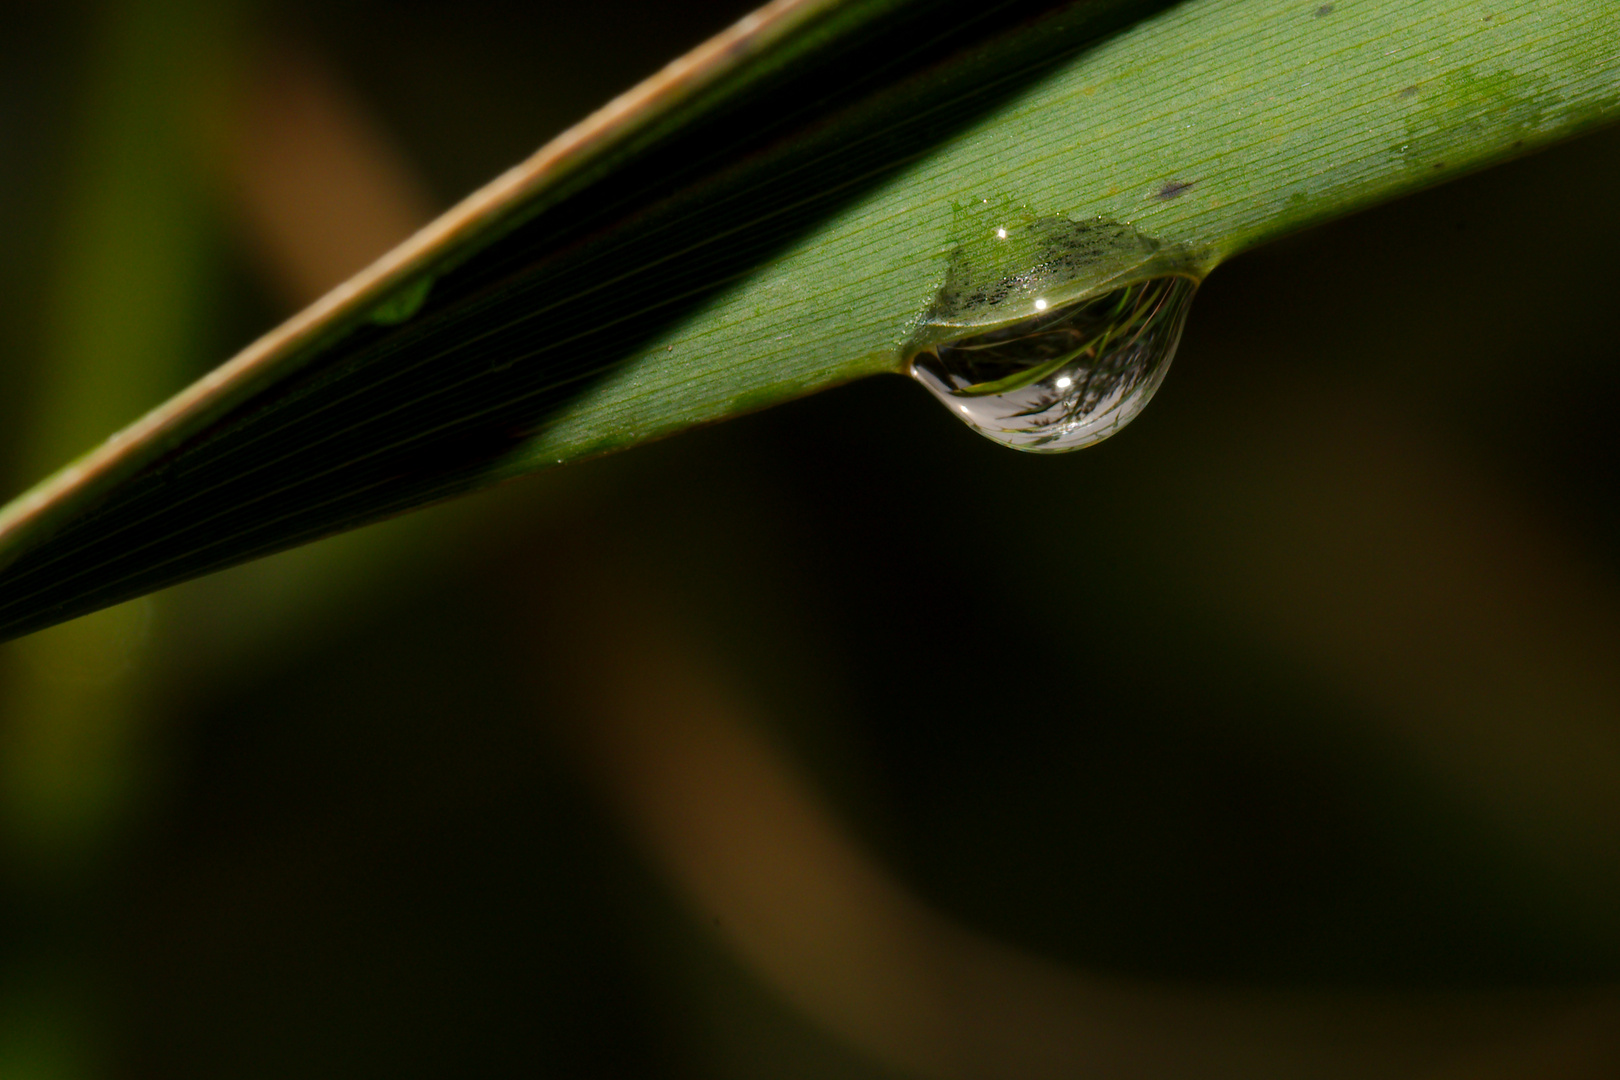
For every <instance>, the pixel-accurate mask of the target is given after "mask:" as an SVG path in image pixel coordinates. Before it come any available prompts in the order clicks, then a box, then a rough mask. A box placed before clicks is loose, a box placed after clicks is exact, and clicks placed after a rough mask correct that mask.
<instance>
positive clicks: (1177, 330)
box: [908, 219, 1198, 453]
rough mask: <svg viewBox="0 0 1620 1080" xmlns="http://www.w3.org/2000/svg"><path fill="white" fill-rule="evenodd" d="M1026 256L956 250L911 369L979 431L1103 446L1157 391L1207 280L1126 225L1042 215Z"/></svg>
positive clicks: (1048, 443)
mask: <svg viewBox="0 0 1620 1080" xmlns="http://www.w3.org/2000/svg"><path fill="white" fill-rule="evenodd" d="M1026 231H1027V233H1028V235H1026V236H1024V237H1022V238H1021V239H1022V241H1023V243H1022V245H1021V247H1022V249H1023V250H1022V251H1021V253H1019V254H1018V255H1017V258H1019V259H1021V260H1022V262H1020V263H1018V264H1008V263H1006V262H1000V261H995V262H992V263H991V264H990V265H984V264H983V263H978V264H976V263H975V255H974V253H973V252H971V251H958V252H957V254H956V257H955V260H954V261H953V264H952V267H951V272H950V274H949V276H948V277H947V279H946V283H945V286H944V288H942V289H941V290H940V293H939V296H938V297H937V298H936V299H935V302H934V306H933V307H932V308H931V309H930V311H929V313H928V315H927V316H926V317H925V318H924V321H923V324H922V326H921V327H920V328H919V330H918V332H917V334H916V335H915V336H914V337H913V338H912V341H911V344H910V346H909V348H908V353H909V362H910V369H911V374H912V376H913V377H914V378H915V379H917V381H918V382H920V383H922V384H923V385H924V386H926V387H927V388H928V389H929V390H930V391H931V392H932V393H933V394H934V396H935V397H937V398H939V399H940V401H942V402H944V403H945V404H946V405H947V406H949V407H950V409H951V411H952V412H954V413H956V414H957V415H958V416H960V417H961V418H962V419H963V420H964V421H965V422H966V423H968V424H969V425H970V426H972V427H973V428H974V429H976V430H977V431H978V432H979V433H980V434H982V435H985V436H986V437H988V438H991V439H994V440H996V441H997V442H1000V443H1003V444H1005V445H1007V446H1011V447H1014V448H1016V449H1019V450H1030V451H1036V452H1043V453H1057V452H1061V451H1066V450H1078V449H1080V448H1081V447H1084V446H1090V445H1091V444H1093V443H1096V442H1101V441H1102V440H1103V439H1106V438H1107V437H1108V436H1110V435H1112V434H1114V433H1115V432H1116V431H1118V430H1119V429H1120V428H1122V427H1124V426H1125V425H1126V424H1128V423H1129V422H1130V421H1131V420H1132V419H1133V418H1134V417H1135V416H1136V415H1137V413H1139V412H1141V411H1142V407H1143V406H1144V405H1146V404H1147V402H1148V399H1149V398H1151V397H1152V396H1153V392H1154V391H1155V390H1157V389H1158V386H1159V383H1160V382H1161V381H1162V380H1163V379H1164V375H1165V372H1166V371H1167V370H1168V369H1169V367H1170V360H1171V358H1172V357H1173V356H1174V355H1175V351H1176V344H1177V343H1178V342H1179V340H1180V338H1181V329H1182V326H1183V325H1184V323H1185V322H1186V317H1187V310H1188V307H1189V304H1190V301H1191V299H1192V295H1193V293H1194V291H1195V290H1196V289H1197V287H1198V277H1197V275H1196V268H1195V266H1194V264H1193V260H1192V259H1191V258H1190V257H1189V256H1188V255H1187V253H1186V252H1185V251H1183V250H1180V249H1165V248H1163V247H1161V246H1160V245H1159V244H1158V243H1156V242H1155V241H1153V240H1151V239H1149V238H1147V237H1145V236H1143V235H1142V234H1140V233H1138V232H1136V231H1135V230H1134V229H1131V228H1130V227H1129V226H1124V225H1118V224H1116V223H1114V222H1102V221H1098V222H1082V223H1077V222H1071V221H1068V220H1066V219H1042V220H1037V221H1035V222H1032V223H1030V224H1029V225H1028V226H1027V230H1026Z"/></svg>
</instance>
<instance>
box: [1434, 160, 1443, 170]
mask: <svg viewBox="0 0 1620 1080" xmlns="http://www.w3.org/2000/svg"><path fill="white" fill-rule="evenodd" d="M1434 167H1435V168H1437V169H1443V168H1445V167H1446V163H1445V162H1443V161H1437V162H1435V163H1434Z"/></svg>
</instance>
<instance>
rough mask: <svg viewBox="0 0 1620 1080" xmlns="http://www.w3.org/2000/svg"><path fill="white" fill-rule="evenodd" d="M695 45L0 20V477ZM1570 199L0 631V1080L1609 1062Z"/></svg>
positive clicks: (1591, 340)
mask: <svg viewBox="0 0 1620 1080" xmlns="http://www.w3.org/2000/svg"><path fill="white" fill-rule="evenodd" d="M743 10H745V5H743V4H738V3H720V2H711V0H704V2H701V3H686V4H679V5H677V4H668V3H657V2H653V0H595V2H593V3H591V4H588V5H585V4H550V3H517V2H506V0H459V2H457V3H447V2H428V0H409V2H398V3H383V2H380V0H332V2H328V3H324V4H314V3H292V2H288V3H259V4H249V3H247V2H246V0H239V2H225V0H140V2H136V0H122V2H109V3H104V4H89V3H45V2H43V0H16V2H14V3H13V4H12V5H10V7H9V9H8V15H9V18H8V30H7V33H6V34H5V35H3V36H0V230H3V232H4V235H5V237H6V242H5V243H4V244H3V245H0V329H3V332H0V482H3V487H4V489H5V491H6V493H7V494H9V493H12V492H15V491H18V490H20V489H21V488H22V487H24V486H26V484H27V483H28V482H30V481H32V480H33V479H35V478H37V476H38V475H39V474H41V473H42V472H44V471H45V470H46V469H48V468H50V467H52V466H54V465H56V464H59V463H60V461H61V460H62V459H64V458H66V457H67V456H68V455H70V454H72V453H74V452H76V451H78V450H80V449H82V448H84V447H86V446H88V445H89V444H91V443H92V442H94V441H95V440H97V439H99V438H100V437H101V436H103V435H105V434H106V433H107V432H108V431H110V430H111V429H113V428H114V427H116V426H118V425H119V424H122V423H124V422H126V421H128V420H130V419H132V418H133V417H134V416H136V415H138V414H139V413H140V412H141V411H142V410H144V409H145V408H147V407H149V406H150V405H152V404H155V403H156V402H157V401H159V400H161V399H162V398H163V397H164V396H165V395H167V394H168V393H170V392H171V391H173V390H175V389H177V388H179V387H180V386H182V385H184V384H185V383H186V382H187V381H189V380H190V379H191V378H194V377H195V376H196V375H198V374H200V373H201V372H203V371H205V370H206V369H207V368H208V367H210V366H212V365H213V364H214V363H217V362H218V361H220V360H221V359H223V358H224V357H225V356H227V355H228V354H229V353H230V352H231V351H233V350H234V349H235V348H238V347H240V346H241V345H243V344H245V343H246V342H247V341H249V340H251V339H252V338H253V337H254V336H255V335H256V334H258V333H260V332H263V331H264V330H266V329H268V328H269V327H270V326H272V325H274V323H275V322H277V321H278V320H279V319H280V318H282V317H284V316H285V315H287V314H289V313H290V312H291V311H292V310H294V309H295V308H296V307H297V306H298V305H300V304H302V303H304V302H307V301H308V300H309V299H311V298H313V296H314V295H317V294H318V293H319V292H320V291H321V290H323V289H324V288H326V287H328V286H330V285H331V284H335V283H336V282H337V281H338V280H341V279H342V278H343V277H344V276H345V275H346V274H347V273H349V272H352V271H353V270H355V269H357V268H358V267H359V266H360V265H363V264H364V263H365V262H366V261H368V260H369V259H370V258H371V257H373V256H375V255H376V254H379V253H380V252H381V250H383V249H385V248H386V247H387V246H388V245H389V244H391V243H393V242H394V241H396V240H398V239H400V238H401V237H402V236H403V235H404V234H405V233H406V232H408V231H409V230H410V229H411V228H412V227H414V226H415V225H417V224H420V223H421V222H422V221H423V220H425V219H426V217H428V216H430V215H431V214H432V213H434V212H436V211H437V210H438V209H440V208H442V207H444V206H446V205H448V204H449V203H450V202H452V201H454V200H455V199H456V198H458V197H460V196H461V195H463V194H465V193H466V192H468V191H469V190H471V189H472V188H473V187H475V186H476V185H478V184H479V183H481V182H483V181H484V180H486V179H488V178H490V177H491V176H493V175H494V174H495V173H497V172H498V171H500V170H501V169H503V168H505V167H506V166H508V165H510V164H512V163H514V162H515V161H517V160H519V159H520V158H522V157H523V156H525V155H526V154H527V153H528V152H529V151H531V150H533V149H534V148H535V147H537V146H538V145H539V144H540V143H541V142H543V141H544V140H545V139H546V138H548V137H549V136H551V135H552V134H555V133H556V132H557V131H559V130H560V129H561V128H562V127H564V126H566V125H567V124H568V123H570V122H571V121H573V120H575V119H578V118H579V117H581V116H582V115H584V114H585V113H586V112H587V111H589V110H590V109H591V108H593V107H595V106H596V105H598V104H600V103H601V102H603V101H605V100H606V99H607V98H608V97H609V96H611V95H612V94H614V93H616V92H617V91H619V90H621V89H623V88H625V87H627V86H629V85H630V84H631V83H632V82H634V81H635V80H636V79H638V78H640V77H642V76H644V75H646V74H649V73H650V72H651V71H653V70H655V69H656V68H657V67H658V66H659V65H660V64H661V63H663V62H664V61H666V60H668V59H670V58H672V57H673V56H675V55H676V54H678V53H679V52H681V51H683V50H684V49H686V48H688V47H689V46H691V45H693V44H695V43H697V42H698V41H700V40H702V39H703V38H704V37H705V36H707V35H708V34H710V33H712V32H713V31H715V30H716V29H718V28H720V27H721V26H723V25H725V24H726V23H727V22H728V21H730V20H731V19H733V18H735V17H737V16H738V15H740V14H741V13H742V12H743ZM1325 107H1331V103H1327V104H1326V105H1325ZM1617 168H1620V133H1616V132H1608V133H1600V134H1599V135H1596V136H1592V137H1588V138H1586V139H1584V140H1582V141H1579V142H1575V143H1570V144H1567V145H1565V146H1562V147H1560V148H1557V149H1555V150H1553V151H1551V152H1548V153H1545V154H1543V155H1541V156H1539V157H1535V158H1532V159H1526V160H1523V161H1519V162H1516V163H1513V164H1510V165H1508V166H1505V167H1502V168H1499V169H1496V170H1494V171H1492V172H1489V173H1485V174H1481V175H1479V176H1476V177H1472V178H1469V179H1466V180H1463V181H1460V182H1457V183H1454V184H1451V185H1448V186H1446V187H1444V188H1440V189H1436V190H1434V191H1431V192H1428V193H1425V194H1423V195H1420V196H1418V197H1415V198H1411V199H1408V200H1405V201H1404V202H1400V203H1397V204H1394V205H1390V206H1388V207H1385V208H1382V209H1379V210H1375V211H1372V212H1368V213H1363V214H1360V215H1357V216H1355V217H1353V218H1349V219H1346V220H1343V221H1341V222H1338V223H1336V224H1334V225H1332V226H1329V227H1326V228H1322V229H1318V230H1315V231H1313V232H1310V233H1308V234H1304V235H1301V236H1298V237H1295V238H1293V239H1291V240H1289V241H1286V242H1283V243H1280V244H1277V245H1274V246H1272V247H1270V248H1267V249H1264V250H1261V251H1258V252H1255V253H1253V254H1250V255H1246V256H1244V257H1242V258H1240V259H1238V260H1236V261H1235V262H1233V263H1232V264H1231V265H1229V266H1225V267H1222V268H1221V269H1220V270H1218V271H1217V272H1216V273H1215V274H1214V276H1213V277H1212V278H1211V279H1210V280H1209V281H1208V282H1207V284H1206V285H1205V286H1204V288H1203V290H1202V292H1201V294H1200V297H1199V298H1198V300H1197V301H1196V303H1195V305H1194V308H1193V313H1192V317H1191V321H1190V325H1189V327H1188V331H1187V335H1186V338H1185V340H1184V342H1183V345H1182V349H1181V353H1180V356H1179V358H1178V359H1177V360H1176V362H1175V366H1174V369H1173V370H1172V372H1171V374H1170V376H1169V378H1168V379H1167V381H1166V383H1165V385H1164V387H1163V389H1162V390H1161V391H1160V392H1159V395H1158V397H1157V399H1156V401H1155V403H1154V404H1153V405H1152V406H1151V407H1150V408H1149V409H1148V410H1147V411H1146V413H1145V414H1144V415H1143V416H1142V417H1141V418H1140V419H1138V420H1137V421H1136V422H1135V423H1134V424H1133V425H1132V426H1131V427H1130V429H1129V430H1127V431H1126V432H1124V433H1123V434H1122V435H1120V436H1119V437H1118V438H1116V439H1114V440H1112V441H1110V442H1108V443H1106V444H1104V445H1102V446H1100V447H1098V448H1096V449H1094V450H1090V451H1086V452H1083V453H1079V454H1075V455H1071V456H1064V457H1055V458H1054V457H1037V456H1029V455H1020V454H1016V453H1012V452H1009V451H1006V450H1004V449H1001V448H999V447H997V446H995V445H993V444H991V443H990V442H988V441H986V440H984V439H981V438H979V437H978V436H976V435H974V434H972V433H971V432H970V431H969V430H968V429H967V428H965V427H964V426H962V425H961V424H959V423H957V422H956V421H955V420H953V419H952V418H951V417H949V416H948V415H947V414H946V413H945V411H944V410H941V409H940V408H939V407H938V405H937V404H935V403H934V402H933V401H932V400H931V399H930V398H929V397H928V395H927V394H926V393H924V392H923V391H922V390H921V389H919V388H917V387H914V386H912V385H910V384H908V383H907V382H905V381H904V380H901V379H898V378H880V379H875V380H870V381H868V382H865V383H861V384H857V385H852V386H849V387H846V388H843V389H840V390H837V391H834V392H831V393H827V394H823V395H821V396H818V397H815V398H811V399H806V400H803V401H800V402H796V403H793V404H791V405H788V406H785V407H781V408H777V409H773V410H770V411H767V412H764V413H760V414H756V415H753V416H749V417H745V418H742V419H739V420H736V421H733V422H731V423H727V424H724V425H721V426H718V427H714V428H709V429H705V430H701V431H697V432H694V433H691V434H688V435H685V436H683V437H680V438H678V439H674V440H671V441H668V442H665V443H660V444H656V445H653V446H649V447H645V448H642V449H638V450H636V451H634V452H633V453H629V454H626V455H623V456H621V457H614V458H606V459H601V460H598V461H594V462H590V463H587V464H584V465H580V466H577V467H570V468H567V469H564V470H559V471H557V472H555V473H552V474H546V475H543V476H540V477H536V478H532V479H530V480H527V481H524V482H520V483H517V484H513V485H510V486H508V487H506V488H503V489H501V490H499V491H496V492H492V493H488V494H485V495H482V496H478V497H475V498H472V499H468V500H463V501H461V502H458V503H454V504H450V505H447V506H444V507H440V508H437V509H434V510H430V511H427V512H424V513H421V514H417V515H414V516H411V517H408V518H404V519H400V520H398V521H395V522H392V523H389V524H386V525H383V526H378V527H375V528H372V529H369V530H365V531H362V532H359V533H355V534H351V535H348V536H344V537H340V538H337V539H335V540H332V541H328V542H326V543H323V544H319V545H315V546H313V547H310V548H307V549H302V550H299V551H295V552H291V553H288V554H286V555H282V556H278V557H275V558H272V559H269V560H265V561H263V562H261V563H256V564H252V565H249V566H246V567H242V568H239V569H237V570H233V571H230V572H227V573H224V574H220V575H216V576H215V577H212V578H209V579H204V580H201V581H198V582H194V583H192V584H189V585H187V586H183V587H181V588H178V589H174V590H171V591H169V592H167V593H164V594H161V595H158V596H155V597H151V598H149V599H147V600H143V601H139V602H136V603H133V604H128V605H125V606H123V607H121V608H117V609H113V610H111V611H108V612H104V613H102V614H99V615H97V616H93V617H91V618H88V619H85V620H81V621H79V622H77V623H72V624H68V625H66V626H63V627H59V628H57V629H54V630H51V631H47V632H45V633H43V634H39V635H36V636H35V637H32V638H28V639H25V640H23V641H20V642H15V643H12V644H9V645H5V646H0V1077H5V1078H7V1080H11V1078H14V1077H16V1078H34V1077H39V1078H58V1077H60V1078H100V1077H125V1076H128V1077H147V1076H150V1077H216V1076H235V1077H258V1076H264V1077H271V1076H277V1077H279V1076H288V1075H302V1076H345V1077H355V1076H390V1077H396V1076H445V1075H456V1076H462V1075H493V1074H503V1075H504V1074H530V1075H548V1076H549V1075H556V1076H581V1077H587V1076H631V1075H634V1076H682V1077H685V1076H693V1077H696V1076H703V1077H728V1078H729V1077H735V1078H739V1080H741V1078H752V1077H762V1078H763V1077H804V1078H814V1077H833V1076H838V1077H851V1076H853V1077H864V1076H870V1077H899V1076H952V1077H954V1076H1001V1075H1006V1076H1038V1075H1087V1074H1089V1072H1088V1070H1090V1069H1091V1068H1092V1067H1096V1068H1097V1069H1099V1070H1101V1071H1102V1072H1104V1073H1107V1072H1109V1070H1113V1071H1114V1072H1117V1073H1126V1074H1133V1075H1149V1076H1188V1075H1258V1074H1261V1073H1264V1072H1267V1071H1271V1072H1275V1073H1278V1074H1281V1075H1328V1074H1335V1075H1336V1074H1340V1073H1345V1074H1349V1075H1367V1074H1369V1073H1372V1074H1376V1075H1395V1074H1396V1073H1397V1072H1400V1073H1403V1074H1412V1075H1425V1076H1429V1075H1432V1076H1454V1075H1455V1076H1476V1075H1492V1076H1496V1075H1501V1076H1509V1075H1526V1076H1531V1075H1533V1076H1608V1075H1614V1073H1615V1071H1617V1070H1620V1036H1617V1035H1616V1032H1620V1008H1617V1007H1616V1000H1617V999H1616V995H1615V992H1614V990H1613V987H1615V985H1616V983H1617V981H1620V437H1617V433H1616V431H1615V428H1614V421H1613V417H1614V416H1616V415H1617V414H1620V345H1617V336H1620V335H1617V330H1620V321H1617V319H1620V316H1617V314H1616V307H1615V304H1614V302H1613V294H1614V289H1615V282H1616V278H1615V271H1614V268H1613V262H1614V260H1613V255H1612V253H1613V251H1614V250H1616V248H1620V207H1617V206H1616V204H1615V201H1614V200H1613V199H1612V198H1611V197H1610V194H1609V193H1610V191H1611V190H1612V188H1613V183H1612V177H1613V176H1614V175H1615V172H1616V170H1617ZM1346 1025H1349V1026H1348V1027H1347V1026H1346ZM1211 1031H1213V1032H1215V1034H1213V1035H1212V1034H1210V1032H1211ZM1324 1033H1325V1034H1324ZM1301 1047H1306V1049H1301ZM1021 1055H1027V1060H1026V1058H1025V1057H1023V1056H1021Z"/></svg>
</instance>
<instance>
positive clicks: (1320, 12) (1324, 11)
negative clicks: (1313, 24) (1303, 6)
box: [1316, 4, 1333, 19]
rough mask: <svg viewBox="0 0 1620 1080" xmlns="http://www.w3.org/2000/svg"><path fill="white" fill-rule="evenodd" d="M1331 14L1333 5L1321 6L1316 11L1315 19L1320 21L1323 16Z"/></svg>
mask: <svg viewBox="0 0 1620 1080" xmlns="http://www.w3.org/2000/svg"><path fill="white" fill-rule="evenodd" d="M1331 14H1333V5H1332V4H1323V5H1322V6H1321V7H1319V8H1317V9H1316V17H1317V18H1318V19H1320V18H1321V17H1322V16H1324V15H1331Z"/></svg>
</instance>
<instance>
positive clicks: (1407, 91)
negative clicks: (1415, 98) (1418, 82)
mask: <svg viewBox="0 0 1620 1080" xmlns="http://www.w3.org/2000/svg"><path fill="white" fill-rule="evenodd" d="M1417 92H1418V88H1417V87H1415V86H1408V87H1407V88H1406V89H1405V90H1402V91H1401V92H1400V93H1399V94H1397V95H1395V96H1396V97H1403V98H1409V97H1411V96H1412V95H1413V94H1416V93H1417Z"/></svg>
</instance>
